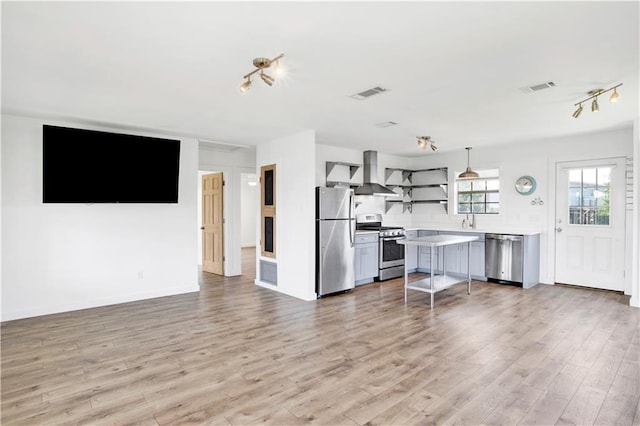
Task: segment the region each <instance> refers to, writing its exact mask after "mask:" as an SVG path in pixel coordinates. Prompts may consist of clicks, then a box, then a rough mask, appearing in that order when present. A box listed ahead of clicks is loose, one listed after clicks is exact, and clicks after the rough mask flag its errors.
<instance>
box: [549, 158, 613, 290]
mask: <svg viewBox="0 0 640 426" xmlns="http://www.w3.org/2000/svg"><path fill="white" fill-rule="evenodd" d="M624 178H625V159H624V158H623V157H621V158H611V159H601V160H590V161H572V162H560V163H556V197H557V200H556V214H555V245H556V248H555V256H556V258H555V267H556V270H555V281H556V282H557V283H563V284H572V285H578V286H585V287H593V288H600V289H605V290H616V291H623V290H624V264H625V210H624V208H625V205H624V195H625V180H624Z"/></svg>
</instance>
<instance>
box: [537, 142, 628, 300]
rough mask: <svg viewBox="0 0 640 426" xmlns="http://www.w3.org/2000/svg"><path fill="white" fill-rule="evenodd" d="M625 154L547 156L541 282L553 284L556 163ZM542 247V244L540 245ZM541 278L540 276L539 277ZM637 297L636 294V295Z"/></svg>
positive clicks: (622, 155) (600, 159)
mask: <svg viewBox="0 0 640 426" xmlns="http://www.w3.org/2000/svg"><path fill="white" fill-rule="evenodd" d="M624 156H625V155H624V154H622V153H617V155H611V156H607V157H605V156H602V157H596V156H593V155H589V156H580V155H579V154H578V153H576V154H575V155H571V156H567V155H565V156H557V157H549V160H548V162H547V182H549V183H548V194H549V195H548V196H549V201H548V202H547V203H546V206H547V212H546V213H547V226H546V231H545V234H546V235H545V237H546V247H547V250H546V251H547V255H546V259H543V258H542V256H541V258H540V261H541V262H543V261H544V262H545V263H546V265H548V266H547V274H546V278H545V279H544V280H543V279H541V281H542V282H545V283H547V284H551V285H553V284H555V278H556V268H555V261H556V238H555V233H556V197H557V194H556V184H557V182H556V167H557V164H558V163H566V162H571V161H607V160H612V159H615V158H620V157H624ZM625 227H626V229H625V232H627V233H628V232H630V226H629V223H628V222H627V223H626V224H625ZM541 247H542V245H541ZM625 256H629V253H625ZM630 275H631V274H630V273H627V274H626V275H625V286H624V288H625V294H626V295H629V294H631V293H632V292H631V276H630ZM541 278H542V277H541ZM636 297H637V296H636ZM630 303H633V300H632V301H630Z"/></svg>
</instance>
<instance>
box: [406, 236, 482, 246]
mask: <svg viewBox="0 0 640 426" xmlns="http://www.w3.org/2000/svg"><path fill="white" fill-rule="evenodd" d="M477 240H478V237H472V236H464V235H442V234H441V235H429V236H427V237H418V238H405V239H404V240H398V244H404V245H408V246H428V247H441V246H448V245H452V244H461V243H468V242H471V241H477Z"/></svg>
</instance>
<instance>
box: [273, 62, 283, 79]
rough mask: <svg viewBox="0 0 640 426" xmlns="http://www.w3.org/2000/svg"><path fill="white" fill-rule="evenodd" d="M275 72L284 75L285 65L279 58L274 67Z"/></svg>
mask: <svg viewBox="0 0 640 426" xmlns="http://www.w3.org/2000/svg"><path fill="white" fill-rule="evenodd" d="M273 72H274V73H275V74H276V75H277V76H282V75H284V67H283V66H282V65H280V59H278V60H277V61H276V64H275V66H274V67H273Z"/></svg>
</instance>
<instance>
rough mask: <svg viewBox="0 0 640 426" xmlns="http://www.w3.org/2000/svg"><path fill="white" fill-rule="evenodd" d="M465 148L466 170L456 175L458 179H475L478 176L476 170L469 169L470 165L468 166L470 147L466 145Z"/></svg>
mask: <svg viewBox="0 0 640 426" xmlns="http://www.w3.org/2000/svg"><path fill="white" fill-rule="evenodd" d="M465 149H466V150H467V170H465V171H464V172H462V173H460V174H459V175H458V179H477V178H478V177H480V175H479V174H478V173H477V172H474V171H473V170H471V167H470V166H469V151H471V147H470V146H468V147H466V148H465Z"/></svg>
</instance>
